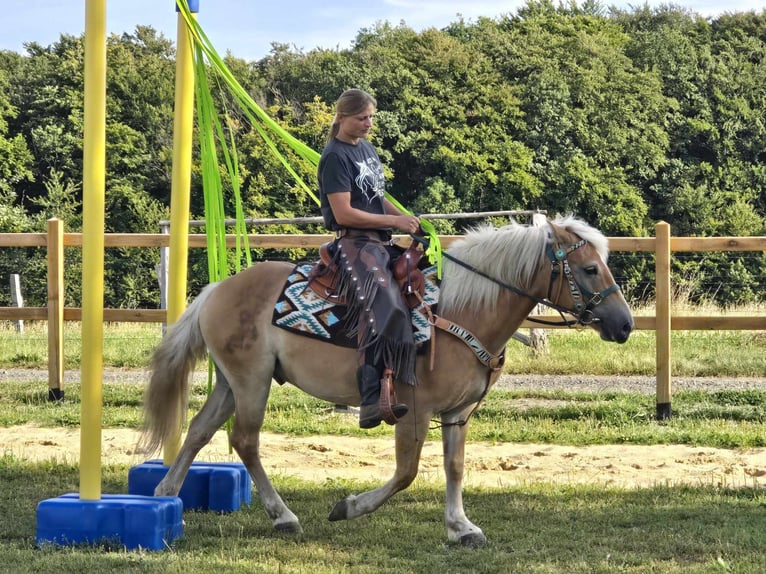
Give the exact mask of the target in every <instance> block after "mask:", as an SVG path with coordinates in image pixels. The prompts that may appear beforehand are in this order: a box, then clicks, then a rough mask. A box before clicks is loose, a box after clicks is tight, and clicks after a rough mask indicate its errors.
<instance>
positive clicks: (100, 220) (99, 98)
mask: <svg viewBox="0 0 766 574" xmlns="http://www.w3.org/2000/svg"><path fill="white" fill-rule="evenodd" d="M84 122H85V123H84V136H83V177H82V190H83V202H82V203H83V227H82V364H81V365H82V366H81V379H82V407H81V420H80V498H82V499H85V500H99V499H100V498H101V398H102V376H103V363H102V351H103V323H104V320H103V319H104V194H105V187H106V0H85V116H84Z"/></svg>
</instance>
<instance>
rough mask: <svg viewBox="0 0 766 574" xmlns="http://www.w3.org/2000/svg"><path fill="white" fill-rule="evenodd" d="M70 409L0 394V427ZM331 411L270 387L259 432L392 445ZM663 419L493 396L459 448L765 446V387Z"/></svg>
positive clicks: (72, 407)
mask: <svg viewBox="0 0 766 574" xmlns="http://www.w3.org/2000/svg"><path fill="white" fill-rule="evenodd" d="M142 393H143V386H142V385H140V384H135V383H120V382H116V383H106V384H104V385H103V409H102V420H103V426H104V427H105V428H116V427H124V428H135V429H138V428H140V425H141V416H142V415H141V401H142ZM204 398H205V387H204V385H194V386H193V388H192V394H191V400H190V405H191V407H190V416H191V415H193V414H194V413H196V411H197V410H198V409H199V407H200V406H201V405H202V402H203V401H204ZM530 402H532V403H533V405H532V406H530ZM80 407H81V403H80V386H79V384H70V385H67V387H66V401H65V402H63V403H60V404H56V403H50V402H48V400H47V387H44V386H43V385H41V384H40V383H39V382H38V383H30V382H25V381H19V382H8V383H4V384H3V385H0V426H13V425H20V424H26V423H31V424H34V425H36V426H44V427H77V426H79V422H80ZM331 407H332V405H329V404H328V403H326V402H324V401H321V400H319V399H315V398H313V397H310V396H309V395H306V394H305V393H303V392H302V391H299V390H298V389H296V388H294V387H291V386H285V387H278V386H277V385H274V388H273V389H272V392H271V397H270V400H269V406H268V412H267V415H266V420H265V422H264V427H263V429H264V431H268V432H275V433H283V434H290V435H295V436H310V435H323V434H335V435H350V436H378V437H380V436H393V429H392V428H391V427H388V426H386V425H381V426H380V427H378V428H377V429H373V430H361V429H359V428H358V426H357V425H356V421H355V419H354V418H353V417H346V416H336V415H334V414H333V413H332V408H331ZM673 410H674V416H673V417H672V418H670V419H668V420H664V421H657V420H656V419H655V401H654V397H653V395H651V394H640V393H615V392H610V393H604V392H600V393H577V392H565V391H550V392H539V391H507V390H501V389H495V390H493V391H492V392H491V393H489V396H488V397H487V400H486V402H485V403H484V404H483V405H482V407H481V408H480V409H479V410H478V411H477V412H476V414H475V415H474V417H473V419H472V421H471V426H470V429H469V440H473V441H491V442H542V443H553V444H569V445H579V446H582V445H591V444H644V445H646V444H687V445H694V446H710V447H725V448H734V447H762V446H766V433H765V432H764V422H765V421H766V388H765V389H763V390H726V391H719V392H715V393H706V392H699V391H683V392H679V393H677V394H676V395H675V396H674V399H673ZM434 424H435V425H436V423H434ZM438 432H439V431H438V430H433V431H432V433H431V434H432V437H434V436H435V437H437V438H438V436H439V435H438Z"/></svg>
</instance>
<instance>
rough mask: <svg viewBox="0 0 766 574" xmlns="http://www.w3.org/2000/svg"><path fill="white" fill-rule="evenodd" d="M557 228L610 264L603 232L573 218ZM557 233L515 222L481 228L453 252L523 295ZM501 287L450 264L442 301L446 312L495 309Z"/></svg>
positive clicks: (561, 219) (557, 222) (547, 227)
mask: <svg viewBox="0 0 766 574" xmlns="http://www.w3.org/2000/svg"><path fill="white" fill-rule="evenodd" d="M551 223H552V224H553V225H555V226H557V227H561V228H564V229H566V230H567V231H569V232H570V233H574V234H575V235H577V236H578V237H580V238H581V239H584V240H586V241H587V242H588V243H590V244H591V245H592V246H593V247H594V248H595V249H596V251H598V253H599V255H600V256H601V257H602V259H603V260H604V261H605V262H606V260H607V258H608V256H609V246H608V240H607V238H606V237H604V235H603V234H602V233H601V232H600V231H599V230H597V229H594V228H593V227H591V226H589V225H588V224H587V223H585V222H584V221H582V220H580V219H577V218H576V217H574V216H572V215H567V216H560V217H557V218H555V219H553V220H551ZM552 233H553V230H552V228H551V226H550V225H544V226H539V227H533V226H527V225H521V224H519V223H516V222H515V221H512V222H511V223H510V224H508V225H505V226H503V227H494V226H493V225H490V224H485V225H479V226H477V227H474V228H472V229H469V230H468V231H467V232H466V235H465V236H464V237H463V238H462V239H459V240H458V241H456V242H455V243H453V244H452V245H451V246H450V248H449V249H448V250H447V252H448V253H449V254H450V255H451V256H453V257H455V258H456V259H459V260H460V261H463V262H465V263H467V264H469V265H471V266H473V267H475V268H476V269H478V270H480V271H482V272H484V273H486V274H487V275H489V276H490V277H494V278H495V279H497V280H498V281H502V282H503V283H507V284H509V285H513V286H514V287H516V288H518V289H522V290H527V289H529V288H530V286H531V283H532V280H533V279H534V278H535V274H536V272H537V270H538V269H539V268H540V266H541V265H542V264H543V259H544V257H545V246H546V244H547V243H548V240H549V238H550V237H551V235H552ZM500 289H501V287H500V286H499V285H498V284H497V283H494V282H493V281H489V280H488V279H486V278H484V277H481V276H480V275H478V274H476V273H474V272H473V271H471V270H469V269H466V268H465V267H463V266H461V265H458V264H456V263H454V262H453V261H450V260H449V259H448V258H446V257H445V259H444V280H443V282H442V286H441V295H440V297H439V310H440V312H442V313H444V312H449V311H452V312H455V311H460V310H463V309H471V308H474V309H475V308H481V309H492V308H493V306H494V304H495V302H496V301H497V299H498V297H499V294H500V292H499V290H500Z"/></svg>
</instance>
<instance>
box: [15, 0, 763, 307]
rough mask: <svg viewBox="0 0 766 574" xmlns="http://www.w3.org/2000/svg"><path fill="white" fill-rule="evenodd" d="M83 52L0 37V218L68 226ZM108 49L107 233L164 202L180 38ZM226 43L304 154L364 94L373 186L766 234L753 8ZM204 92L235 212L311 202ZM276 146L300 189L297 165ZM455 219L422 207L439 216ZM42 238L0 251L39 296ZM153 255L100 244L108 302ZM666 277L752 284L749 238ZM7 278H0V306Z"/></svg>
mask: <svg viewBox="0 0 766 574" xmlns="http://www.w3.org/2000/svg"><path fill="white" fill-rule="evenodd" d="M203 27H204V22H203ZM83 58H84V41H83V38H82V37H74V36H69V35H62V36H61V37H60V39H59V40H58V41H57V42H54V43H53V44H51V45H49V46H42V45H40V44H37V43H35V42H30V43H28V44H27V45H26V46H25V52H24V53H17V52H12V51H0V150H2V151H1V152H0V232H32V231H42V230H44V226H45V221H46V220H47V219H48V218H50V217H58V218H61V219H63V220H64V222H65V225H66V229H67V231H79V230H80V229H81V225H82V220H81V219H82V209H81V207H82V205H81V204H82V189H81V183H80V182H81V181H82V147H83V141H82V134H83ZM107 58H108V69H107V128H106V129H107V189H106V222H105V223H106V230H107V231H108V232H122V233H131V232H135V233H156V232H158V230H159V227H158V224H159V221H160V220H163V219H168V218H169V203H170V174H171V159H172V153H171V152H172V139H173V134H172V127H173V91H174V74H175V48H174V45H173V42H172V41H171V40H170V39H168V38H165V37H164V36H163V35H162V34H159V33H158V32H157V31H156V30H155V29H154V28H152V27H151V26H148V25H139V26H137V27H136V29H135V31H133V32H132V33H124V34H122V35H111V36H110V37H109V38H108V47H107ZM225 61H226V64H227V65H228V67H229V68H230V69H231V70H232V72H233V73H234V75H235V76H236V77H237V79H238V80H239V82H240V83H241V84H242V86H243V87H244V88H245V89H246V90H247V91H248V92H249V93H250V94H251V96H252V97H253V98H254V99H255V101H256V102H258V103H259V105H261V107H263V108H264V109H266V110H267V111H268V112H269V114H270V115H271V116H272V117H273V118H275V119H276V120H277V121H278V122H279V123H280V124H281V125H282V126H283V127H285V128H286V129H287V130H288V131H290V132H291V133H292V134H293V135H295V136H296V137H297V138H298V139H300V140H302V141H304V142H306V143H307V144H308V145H310V146H311V147H313V148H314V149H316V150H318V151H319V150H321V149H322V147H323V145H324V140H325V137H326V133H327V129H328V127H329V124H330V122H331V120H332V116H333V104H334V101H335V99H336V98H337V97H338V95H339V94H340V93H341V92H342V91H343V90H344V89H346V88H349V87H359V88H362V89H365V90H367V91H369V92H370V93H372V94H373V95H374V96H375V97H376V98H377V100H378V111H377V114H376V124H375V128H374V135H373V142H374V143H375V145H376V146H377V147H378V149H379V151H380V153H381V157H382V159H383V161H384V163H385V165H386V170H387V172H388V176H389V191H390V192H391V193H392V194H393V195H394V196H395V197H396V198H397V199H399V201H400V202H401V203H402V204H404V205H405V206H407V207H408V208H410V209H411V210H413V211H415V212H419V213H429V212H430V213H458V212H472V211H494V210H507V209H520V210H523V209H544V210H547V211H548V213H567V212H571V213H574V214H576V215H578V216H579V217H582V218H583V219H585V220H586V221H588V222H590V223H591V224H593V225H595V226H597V227H599V228H600V229H601V230H603V231H604V232H605V234H607V235H615V236H646V235H649V234H651V232H652V230H653V227H654V224H655V222H656V221H658V220H664V221H667V222H669V223H670V224H671V225H672V230H673V233H674V235H696V236H721V235H734V236H753V235H764V234H766V10H764V11H761V12H760V13H756V12H746V13H726V14H723V15H721V16H718V17H716V18H704V17H702V16H700V15H698V14H696V13H694V12H691V11H689V10H687V9H684V8H681V7H678V6H674V5H664V6H662V7H659V8H650V7H648V6H643V7H638V8H631V9H630V10H620V9H613V8H610V9H608V10H607V9H606V8H604V6H603V5H602V4H601V3H599V2H598V1H594V0H586V1H585V2H584V3H582V4H580V5H578V4H576V3H566V4H558V5H555V4H554V3H553V2H551V1H549V0H530V1H529V2H528V3H527V4H526V5H525V6H524V7H523V8H520V9H518V11H517V12H515V13H512V14H508V15H505V16H502V17H499V18H478V19H477V20H475V21H474V20H472V21H465V20H464V19H457V20H456V21H454V22H453V23H451V24H450V25H449V26H447V27H445V28H443V29H427V30H424V31H421V32H417V31H415V30H413V29H411V28H409V27H408V26H407V25H406V24H404V23H400V24H396V25H395V24H391V23H386V22H383V23H379V24H377V25H375V26H374V27H372V28H369V29H362V30H360V31H359V32H358V34H357V36H356V39H355V41H354V42H353V44H352V45H351V47H349V48H347V49H340V48H336V49H314V50H310V51H303V50H298V49H296V48H294V47H292V46H289V45H285V44H279V43H274V44H272V48H271V51H270V53H269V54H268V55H267V56H266V57H264V58H262V59H260V60H257V61H246V60H243V59H241V58H237V57H236V55H234V54H228V55H227V56H226V58H225ZM217 100H218V104H217V105H219V106H220V109H221V112H222V114H226V118H227V121H226V125H227V126H228V129H229V130H231V131H232V133H233V136H234V139H235V141H236V146H237V154H238V158H239V164H240V177H241V192H242V197H243V201H244V206H245V212H246V215H247V216H249V217H254V218H262V217H297V216H308V215H317V214H318V208H317V207H316V205H315V204H314V203H313V200H311V199H310V198H309V197H308V194H306V193H305V192H303V191H302V190H301V188H300V187H299V186H298V185H297V184H296V183H295V181H294V180H293V179H292V177H291V176H290V174H288V173H287V172H286V170H285V169H284V167H283V166H282V165H281V164H280V162H279V161H278V159H277V158H276V157H275V156H274V155H273V154H272V152H271V151H270V150H269V149H268V147H267V146H266V145H265V144H264V142H263V141H262V140H261V138H260V136H259V135H258V133H257V131H256V130H254V129H253V127H252V126H250V125H249V123H248V122H247V120H246V118H245V117H244V115H243V114H242V113H240V111H239V110H237V109H236V107H235V106H233V105H231V104H232V100H231V98H230V97H229V96H227V94H226V93H223V92H221V93H220V94H218V97H217ZM195 153H196V152H195ZM284 153H285V154H286V155H287V156H288V157H292V156H290V151H289V150H288V149H285V150H284ZM292 161H294V167H295V168H296V169H297V171H298V172H299V173H300V174H301V175H302V176H303V177H304V178H305V181H307V182H309V183H310V185H312V186H315V185H316V174H315V173H313V170H312V168H310V166H306V165H303V164H301V162H300V161H299V160H298V159H297V158H292ZM194 165H195V166H196V167H195V171H194V174H193V184H192V190H191V194H192V195H191V197H192V217H193V218H200V219H201V218H202V214H203V203H202V202H203V194H202V192H201V175H200V172H199V169H198V166H199V161H198V158H195V164H194ZM223 172H224V170H223V169H222V177H223V178H224V181H225V182H226V181H227V178H228V175H226V174H225V173H223ZM229 207H231V206H229ZM230 213H233V208H232V209H231V211H230ZM461 225H464V221H462V220H459V221H452V222H450V221H439V222H437V228H438V230H439V231H440V232H443V233H459V232H460V231H461V228H460V226H461ZM264 231H266V232H271V233H279V232H287V233H302V232H321V228H318V227H316V228H311V227H306V226H302V227H300V228H296V227H295V226H290V225H276V226H272V227H271V228H267V229H265V230H264ZM38 251H39V250H29V249H22V248H18V249H3V250H2V251H0V271H1V272H2V276H3V277H6V279H4V281H6V282H7V277H8V274H10V273H19V272H21V273H22V276H23V280H24V293H25V298H26V300H27V301H28V302H29V304H31V305H44V302H45V301H46V291H45V274H46V268H45V253H39V252H38ZM194 251H195V250H192V253H191V254H190V258H191V259H190V266H189V269H190V276H189V279H190V291H191V292H195V290H196V289H198V288H199V286H200V285H202V284H204V283H206V281H207V268H206V265H207V263H206V259H205V257H204V254H203V253H194ZM266 255H271V254H269V253H263V252H258V253H256V256H266ZM291 255H293V256H300V255H301V253H292V254H291ZM616 255H619V257H616V258H615V259H616V261H614V264H613V267H615V268H616V271H617V275H619V277H620V283H621V284H622V285H623V286H624V288H625V289H626V291H627V293H628V294H629V296H630V297H631V298H633V299H640V298H643V297H651V295H652V293H651V289H650V288H649V290H648V291H647V290H646V286H647V285H650V283H651V278H652V276H653V262H652V260H651V258H647V257H640V256H637V255H630V254H616ZM65 256H66V258H67V261H68V265H67V277H66V285H67V292H66V295H65V298H66V303H67V305H72V306H76V305H79V303H80V287H79V285H80V264H79V263H80V250H79V249H67V252H66V254H65ZM156 261H157V253H156V252H153V251H152V250H150V249H108V250H107V253H106V266H107V270H108V271H107V277H108V280H107V281H106V286H105V304H106V305H107V306H110V307H128V308H131V307H134V308H139V307H156V306H157V305H158V302H159V292H158V289H157V287H156V285H157V280H156V274H155V270H154V266H155V263H156ZM674 276H675V278H676V280H677V282H678V283H679V284H682V285H686V286H687V287H688V289H689V291H690V292H691V293H693V294H694V295H693V298H694V299H695V300H698V301H703V300H704V301H715V302H717V303H720V304H723V305H731V304H749V303H753V302H763V301H764V300H765V299H766V279H765V277H766V257H764V254H763V253H756V254H753V253H749V254H748V253H731V254H705V255H704V256H696V255H695V256H690V257H686V258H676V259H675V260H674ZM6 284H7V283H6ZM9 297H10V295H9V294H6V293H5V290H3V294H2V295H0V304H3V305H7V304H8V301H9Z"/></svg>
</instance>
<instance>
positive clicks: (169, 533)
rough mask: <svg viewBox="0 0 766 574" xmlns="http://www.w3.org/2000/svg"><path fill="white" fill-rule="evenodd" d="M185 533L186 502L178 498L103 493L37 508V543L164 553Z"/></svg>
mask: <svg viewBox="0 0 766 574" xmlns="http://www.w3.org/2000/svg"><path fill="white" fill-rule="evenodd" d="M182 534H183V503H182V502H181V499H180V498H178V497H177V496H158V497H154V496H152V497H147V496H130V495H126V494H104V495H102V497H101V499H99V500H82V499H80V495H79V494H77V493H69V494H64V495H62V496H59V497H58V498H49V499H47V500H43V501H42V502H40V503H39V504H38V505H37V544H39V545H43V544H58V545H62V546H66V545H73V544H97V543H99V542H105V541H106V542H119V543H120V544H122V545H123V546H125V547H126V548H127V549H129V550H133V549H137V548H144V549H147V550H163V549H165V548H167V547H168V545H169V544H170V543H171V542H172V541H173V540H175V539H176V538H180V537H181V535H182Z"/></svg>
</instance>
